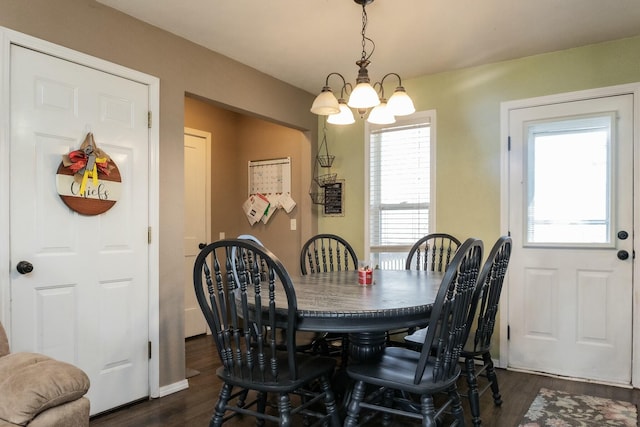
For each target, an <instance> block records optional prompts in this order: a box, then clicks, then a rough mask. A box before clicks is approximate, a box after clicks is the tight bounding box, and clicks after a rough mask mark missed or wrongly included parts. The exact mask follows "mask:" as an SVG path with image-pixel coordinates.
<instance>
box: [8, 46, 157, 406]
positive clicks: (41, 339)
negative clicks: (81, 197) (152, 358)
mask: <svg viewBox="0 0 640 427" xmlns="http://www.w3.org/2000/svg"><path fill="white" fill-rule="evenodd" d="M10 72H11V85H10V86H11V138H10V139H11V145H10V152H11V158H10V165H11V183H10V213H9V215H10V236H11V237H10V254H11V265H12V269H13V270H12V271H11V278H10V292H11V317H10V318H11V324H12V334H11V338H12V340H11V346H12V350H13V351H35V352H41V353H45V354H47V355H50V356H52V357H55V358H58V359H61V360H64V361H67V362H69V363H73V364H75V365H77V366H79V367H80V368H82V369H83V370H84V371H85V372H86V373H87V374H88V375H89V378H90V380H91V388H90V390H89V393H88V397H89V399H90V400H91V413H92V414H96V413H100V412H103V411H106V410H108V409H111V408H114V407H116V406H119V405H122V404H125V403H128V402H131V401H134V400H137V399H140V398H144V397H146V396H148V395H149V354H148V353H149V351H148V342H149V320H148V319H149V315H148V313H149V307H148V298H149V297H148V287H149V285H148V280H149V279H148V274H149V273H148V268H149V256H148V223H149V220H148V212H149V202H148V191H149V182H148V168H149V165H148V150H149V146H148V141H149V134H148V118H147V115H148V111H149V107H148V105H149V93H148V91H149V89H148V86H146V85H144V84H141V83H138V82H134V81H131V80H127V79H124V78H121V77H117V76H114V75H112V74H109V73H105V72H101V71H98V70H96V69H93V68H89V67H85V66H81V65H78V64H75V63H72V62H69V61H66V60H62V59H59V58H56V57H53V56H49V55H46V54H42V53H39V52H36V51H33V50H30V49H26V48H22V47H19V46H15V45H12V46H11V70H10ZM88 131H91V132H93V134H94V136H95V141H96V143H97V146H98V147H99V148H101V149H102V150H103V151H105V152H106V153H107V154H108V155H109V156H110V157H111V158H112V159H113V160H114V162H115V164H116V165H117V167H118V169H119V171H120V175H121V191H120V196H119V199H118V200H117V202H116V203H115V205H114V206H113V207H112V208H111V209H109V210H108V211H106V212H104V213H102V214H99V215H81V214H79V213H77V212H74V211H72V210H71V209H70V208H68V207H67V206H66V205H65V204H64V203H63V201H62V200H61V198H60V197H59V196H58V193H57V191H56V181H55V180H56V171H57V168H58V166H59V165H60V163H61V160H62V155H63V154H67V153H69V152H70V151H72V150H76V149H78V148H79V145H80V143H82V141H83V140H84V137H85V135H86V133H87V132H88ZM23 260H24V261H28V262H30V263H31V264H32V265H33V271H32V272H31V273H28V274H20V273H19V272H17V271H16V269H15V266H16V264H17V263H18V262H19V261H23Z"/></svg>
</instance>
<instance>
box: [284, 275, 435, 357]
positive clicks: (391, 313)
mask: <svg viewBox="0 0 640 427" xmlns="http://www.w3.org/2000/svg"><path fill="white" fill-rule="evenodd" d="M442 277H443V273H440V272H431V271H416V270H373V283H372V284H371V285H361V284H359V283H358V271H357V270H347V271H334V272H327V273H314V274H308V275H299V276H296V275H292V276H291V280H292V282H293V286H294V289H295V292H296V299H297V305H298V310H297V313H298V319H297V320H298V325H297V329H298V330H301V331H315V332H338V333H347V334H348V335H349V344H350V355H351V357H354V358H356V359H359V360H365V359H370V358H374V357H375V356H376V355H377V354H379V353H380V352H381V350H382V348H383V347H384V346H385V344H386V331H389V330H394V329H401V328H410V327H416V328H419V327H424V326H426V325H427V323H428V320H429V315H430V313H431V307H432V305H433V302H434V301H435V298H436V295H437V293H438V289H439V287H440V283H441V282H442Z"/></svg>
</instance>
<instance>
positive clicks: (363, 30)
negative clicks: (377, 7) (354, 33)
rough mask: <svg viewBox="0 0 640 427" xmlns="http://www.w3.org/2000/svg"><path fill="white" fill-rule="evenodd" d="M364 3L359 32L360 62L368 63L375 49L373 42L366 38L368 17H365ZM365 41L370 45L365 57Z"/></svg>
mask: <svg viewBox="0 0 640 427" xmlns="http://www.w3.org/2000/svg"><path fill="white" fill-rule="evenodd" d="M365 6H366V2H365V3H362V31H361V32H360V34H361V35H362V57H361V60H362V61H368V60H369V58H371V55H373V51H374V50H375V49H376V44H375V43H374V42H373V40H371V39H370V38H369V37H367V34H366V32H367V24H368V22H369V19H368V16H367V9H366V7H365ZM367 41H369V43H371V52H370V53H369V54H368V55H367V49H366V47H367Z"/></svg>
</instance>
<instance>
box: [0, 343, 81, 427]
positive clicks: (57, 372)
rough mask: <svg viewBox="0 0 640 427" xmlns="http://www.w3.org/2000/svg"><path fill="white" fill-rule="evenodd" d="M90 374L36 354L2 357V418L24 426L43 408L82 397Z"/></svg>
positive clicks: (0, 392) (0, 385) (0, 374)
mask: <svg viewBox="0 0 640 427" xmlns="http://www.w3.org/2000/svg"><path fill="white" fill-rule="evenodd" d="M88 390H89V377H88V376H87V375H86V374H85V373H84V372H83V371H82V370H81V369H79V368H77V367H75V366H73V365H71V364H69V363H65V362H61V361H59V360H55V359H52V358H50V357H47V356H44V355H41V354H36V353H11V354H9V355H7V356H4V357H2V358H0V419H3V420H5V421H8V422H10V423H14V424H21V425H25V424H26V423H28V422H29V421H31V420H32V419H33V418H34V417H35V416H37V415H38V414H39V413H41V412H42V411H44V410H46V409H48V408H52V407H54V406H58V405H61V404H63V403H66V402H69V401H72V400H76V399H79V398H80V397H82V396H83V395H84V394H86V393H87V391H88Z"/></svg>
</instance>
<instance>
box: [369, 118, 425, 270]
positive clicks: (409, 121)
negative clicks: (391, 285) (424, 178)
mask: <svg viewBox="0 0 640 427" xmlns="http://www.w3.org/2000/svg"><path fill="white" fill-rule="evenodd" d="M420 123H429V138H430V140H429V141H430V142H429V143H430V146H429V165H430V166H429V167H430V177H429V178H430V186H429V187H430V188H429V194H430V201H429V230H430V231H431V230H435V229H436V208H435V207H436V191H435V189H436V175H437V174H436V161H435V160H436V146H437V140H436V134H437V132H436V110H426V111H419V112H416V113H413V114H411V115H409V116H404V117H396V123H394V124H392V125H376V124H371V123H369V122H365V128H364V192H363V193H364V194H363V197H364V221H363V222H364V256H365V259H366V260H370V259H371V244H370V232H371V230H370V225H369V224H370V223H369V221H370V212H369V210H370V205H369V203H370V193H371V182H370V173H371V172H370V170H371V162H370V160H371V133H372V132H373V131H374V130H379V129H384V128H393V127H402V126H408V125H414V124H420ZM376 248H378V247H376ZM410 248H411V245H395V246H385V247H384V250H385V252H400V253H402V252H409V249H410ZM403 268H404V266H403Z"/></svg>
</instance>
